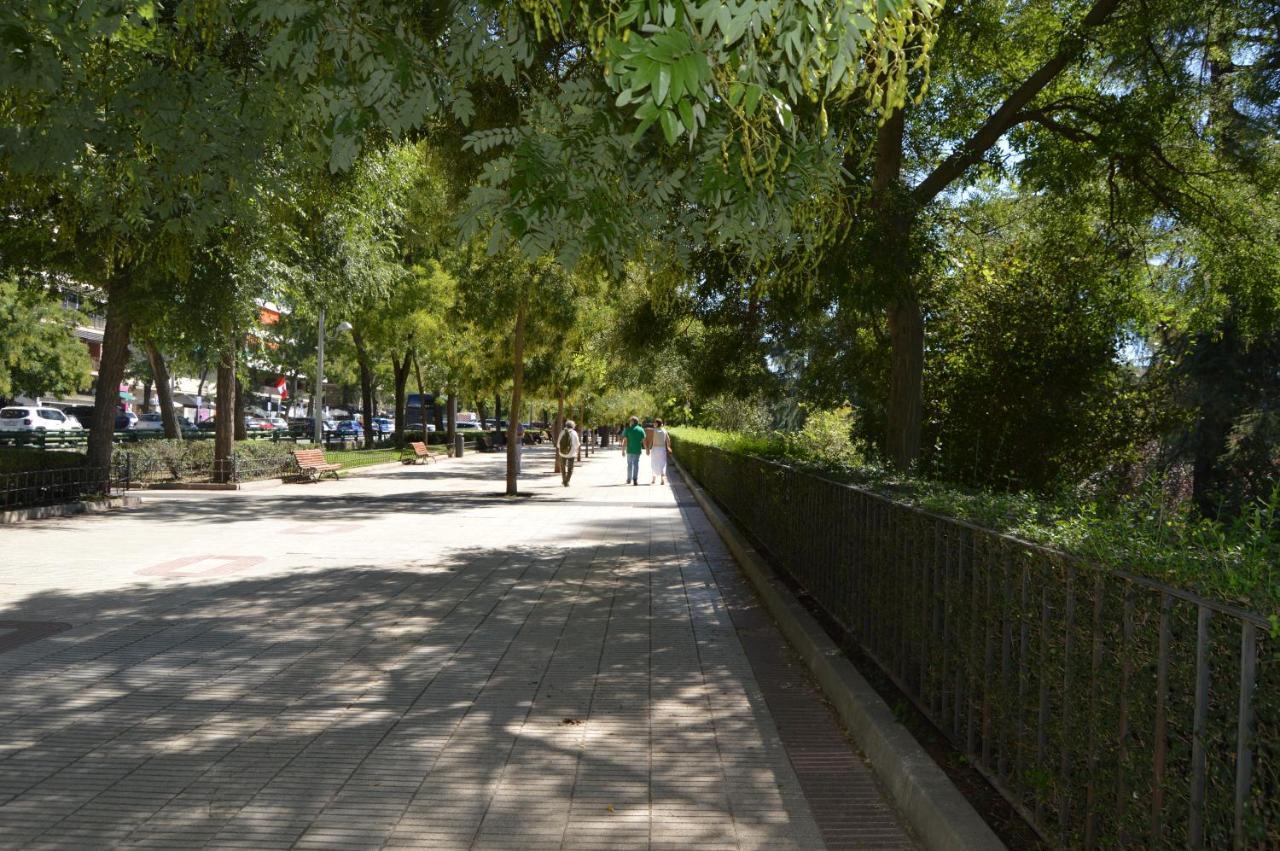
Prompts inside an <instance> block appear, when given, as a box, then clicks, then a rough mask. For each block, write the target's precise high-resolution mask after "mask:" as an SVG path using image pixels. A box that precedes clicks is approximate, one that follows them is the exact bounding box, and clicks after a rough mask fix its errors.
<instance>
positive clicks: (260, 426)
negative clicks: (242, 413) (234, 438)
mask: <svg viewBox="0 0 1280 851" xmlns="http://www.w3.org/2000/svg"><path fill="white" fill-rule="evenodd" d="M274 429H275V426H273V425H272V424H271V423H270V422H268V421H267V420H264V419H263V418H262V417H245V418H244V430H245V431H273V430H274Z"/></svg>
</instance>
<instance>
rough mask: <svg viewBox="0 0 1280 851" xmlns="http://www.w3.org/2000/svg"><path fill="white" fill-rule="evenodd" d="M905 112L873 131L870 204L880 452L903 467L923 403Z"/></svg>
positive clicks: (915, 450)
mask: <svg viewBox="0 0 1280 851" xmlns="http://www.w3.org/2000/svg"><path fill="white" fill-rule="evenodd" d="M904 118H905V117H904V115H903V112H902V110H901V109H897V110H894V112H893V114H891V115H890V116H889V118H888V119H887V120H886V121H885V123H884V124H883V125H881V127H880V129H879V130H878V131H877V134H876V158H875V172H874V174H873V175H872V180H871V198H870V203H869V206H870V208H871V212H872V216H873V223H874V227H873V229H872V238H873V239H874V240H875V242H876V245H875V248H876V255H875V256H876V258H877V259H876V260H875V261H874V266H873V270H872V271H873V274H875V275H876V276H877V277H878V278H879V279H880V281H881V283H882V284H885V285H886V289H887V290H888V291H889V292H890V294H891V295H890V298H891V299H892V301H891V302H890V305H889V307H888V309H887V311H886V314H887V319H888V325H889V346H890V370H889V398H888V400H887V401H886V409H887V410H886V413H887V417H886V422H885V443H884V448H885V454H886V455H887V456H888V458H889V460H890V461H891V462H892V463H893V465H894V466H895V467H896V468H897V469H899V470H902V471H906V470H909V469H910V468H911V467H912V465H913V464H915V462H916V460H917V459H918V458H919V457H920V423H921V418H922V410H923V407H924V399H923V391H924V314H923V312H922V309H921V306H920V299H919V296H918V294H917V292H916V282H915V280H914V267H915V262H914V258H913V257H912V255H911V230H912V227H913V226H914V224H915V221H916V217H915V207H914V204H913V202H912V199H911V197H910V195H909V193H907V192H906V191H905V189H904V187H903V185H902V146H903V141H904Z"/></svg>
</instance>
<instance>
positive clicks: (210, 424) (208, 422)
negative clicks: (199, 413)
mask: <svg viewBox="0 0 1280 851" xmlns="http://www.w3.org/2000/svg"><path fill="white" fill-rule="evenodd" d="M215 419H216V417H208V418H206V419H203V420H201V421H200V422H199V424H198V425H196V428H198V429H200V431H215V430H217V428H218V424H217V422H215Z"/></svg>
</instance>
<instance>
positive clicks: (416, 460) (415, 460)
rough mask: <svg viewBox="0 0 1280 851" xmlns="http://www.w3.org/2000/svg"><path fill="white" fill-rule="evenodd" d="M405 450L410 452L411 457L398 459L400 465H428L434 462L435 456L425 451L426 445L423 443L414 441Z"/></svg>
mask: <svg viewBox="0 0 1280 851" xmlns="http://www.w3.org/2000/svg"><path fill="white" fill-rule="evenodd" d="M405 448H406V449H408V450H410V451H412V452H413V456H412V457H402V458H401V459H400V463H401V464H429V463H432V462H434V461H435V460H436V459H435V456H433V455H432V454H431V450H429V449H427V444H425V443H421V442H419V441H414V442H413V443H410V444H409V445H408V446H407V447H405ZM400 454H401V455H402V456H403V455H404V450H403V449H402V450H400Z"/></svg>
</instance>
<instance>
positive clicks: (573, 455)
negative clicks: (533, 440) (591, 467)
mask: <svg viewBox="0 0 1280 851" xmlns="http://www.w3.org/2000/svg"><path fill="white" fill-rule="evenodd" d="M581 443H582V439H581V438H580V437H578V432H577V429H576V428H575V427H574V422H573V420H565V422H564V428H562V429H560V436H559V437H558V438H556V454H557V455H559V456H560V477H561V479H562V480H563V483H564V486H565V487H569V478H570V477H571V476H572V475H573V462H574V461H576V460H577V459H578V447H579V446H580V445H581Z"/></svg>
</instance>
